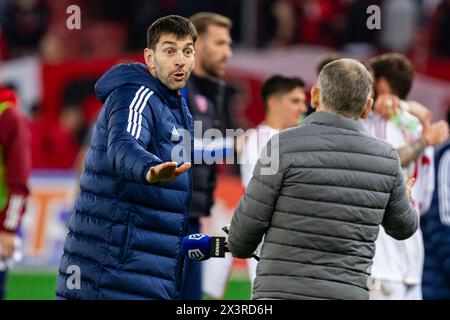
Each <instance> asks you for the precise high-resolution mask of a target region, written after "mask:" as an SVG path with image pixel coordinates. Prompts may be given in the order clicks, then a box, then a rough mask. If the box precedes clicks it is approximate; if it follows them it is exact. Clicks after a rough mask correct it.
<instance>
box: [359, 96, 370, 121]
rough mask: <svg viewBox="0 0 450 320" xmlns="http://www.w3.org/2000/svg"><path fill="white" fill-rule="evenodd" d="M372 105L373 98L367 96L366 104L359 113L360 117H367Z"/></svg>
mask: <svg viewBox="0 0 450 320" xmlns="http://www.w3.org/2000/svg"><path fill="white" fill-rule="evenodd" d="M372 106H373V99H372V98H369V100H367V103H366V106H365V107H364V110H363V112H362V113H361V116H360V117H361V119H367V117H368V116H369V113H370V111H372Z"/></svg>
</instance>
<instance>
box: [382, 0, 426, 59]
mask: <svg viewBox="0 0 450 320" xmlns="http://www.w3.org/2000/svg"><path fill="white" fill-rule="evenodd" d="M381 12H382V14H381V17H382V19H381V26H382V27H381V31H380V39H379V42H380V45H381V47H382V48H383V49H385V50H387V51H396V52H401V53H407V52H408V51H409V49H410V48H411V45H412V43H413V41H414V36H415V33H416V29H417V25H418V21H419V5H418V3H417V1H415V0H396V1H383V3H382V6H381ZM399 17H401V19H399Z"/></svg>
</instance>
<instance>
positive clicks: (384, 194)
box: [228, 59, 418, 299]
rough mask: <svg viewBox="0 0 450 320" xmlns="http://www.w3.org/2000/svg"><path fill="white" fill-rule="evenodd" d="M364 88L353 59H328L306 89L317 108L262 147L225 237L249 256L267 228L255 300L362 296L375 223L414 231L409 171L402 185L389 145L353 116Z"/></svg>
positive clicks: (359, 111) (368, 102)
mask: <svg viewBox="0 0 450 320" xmlns="http://www.w3.org/2000/svg"><path fill="white" fill-rule="evenodd" d="M371 87H372V78H371V75H370V74H369V72H368V71H367V69H366V68H365V67H364V66H363V65H362V64H361V63H359V62H357V61H356V60H352V59H339V60H336V61H334V62H331V63H329V64H327V65H326V66H325V67H324V68H323V70H322V71H321V73H320V75H319V78H318V82H317V85H316V86H314V87H313V89H312V91H311V99H312V105H313V107H314V108H315V109H316V112H315V113H313V114H311V115H310V116H309V117H308V118H307V119H306V121H305V123H304V125H301V126H297V127H294V128H291V129H288V130H284V131H282V132H281V133H280V134H279V135H275V136H274V137H273V138H272V139H271V140H269V142H268V143H267V145H266V147H265V148H264V150H263V151H262V153H261V158H260V160H259V161H258V163H257V165H256V167H255V170H254V171H253V177H252V179H251V180H250V183H249V185H248V187H247V191H246V193H245V195H244V196H243V198H242V199H241V201H240V203H239V206H238V208H237V209H236V211H235V213H234V216H233V219H232V222H231V226H230V235H229V239H228V243H229V248H230V251H231V252H232V254H233V255H234V256H235V257H238V258H248V257H250V256H251V254H252V253H253V251H254V250H255V249H256V247H257V245H258V243H259V242H260V241H261V239H262V236H263V235H264V234H265V240H264V245H263V247H262V250H261V260H260V262H259V264H258V268H257V272H256V274H257V277H256V279H255V282H254V290H253V298H254V299H368V297H369V295H368V278H369V275H370V267H371V265H372V258H373V256H374V251H375V240H376V238H377V236H378V231H379V226H380V225H383V227H384V228H385V230H386V232H387V233H388V234H389V235H390V236H392V237H394V238H395V239H398V240H402V239H406V238H408V237H410V236H411V235H412V234H413V233H414V232H415V231H416V229H417V227H418V221H417V214H416V213H415V211H414V208H413V206H412V204H411V201H412V200H411V198H410V192H411V187H412V184H413V183H414V181H413V179H410V180H409V181H408V182H407V184H406V185H405V183H404V182H403V178H402V172H401V168H400V162H399V158H398V155H397V153H396V152H395V150H394V149H393V148H392V146H390V145H389V144H388V143H386V142H383V141H381V140H378V139H375V138H372V137H370V136H368V135H366V134H365V133H364V131H363V129H362V126H361V124H360V123H359V122H358V121H357V120H358V119H360V118H363V119H364V118H367V116H368V114H369V112H370V110H371V108H372V104H373V100H372V99H371V98H370V94H371ZM269 152H270V156H267V155H268V153H269ZM267 159H269V160H270V161H267ZM274 162H275V163H276V165H274ZM273 168H277V170H273Z"/></svg>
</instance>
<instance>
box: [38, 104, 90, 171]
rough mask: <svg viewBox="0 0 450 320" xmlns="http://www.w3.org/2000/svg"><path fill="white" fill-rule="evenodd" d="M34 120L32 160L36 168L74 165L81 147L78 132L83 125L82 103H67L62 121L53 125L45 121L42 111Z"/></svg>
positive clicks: (58, 167) (60, 167)
mask: <svg viewBox="0 0 450 320" xmlns="http://www.w3.org/2000/svg"><path fill="white" fill-rule="evenodd" d="M35 114H37V115H38V116H37V118H36V119H33V121H32V122H31V125H30V127H31V133H32V148H31V154H32V163H33V168H34V169H73V168H74V165H75V161H76V158H77V155H78V151H79V144H78V139H77V135H78V133H79V130H80V129H81V126H82V121H83V120H82V119H83V117H82V112H81V108H80V107H79V106H78V105H68V106H65V107H63V109H62V111H61V115H60V118H59V121H58V122H56V123H53V124H51V125H49V124H48V122H45V121H43V120H42V119H41V118H40V116H39V111H38V110H35Z"/></svg>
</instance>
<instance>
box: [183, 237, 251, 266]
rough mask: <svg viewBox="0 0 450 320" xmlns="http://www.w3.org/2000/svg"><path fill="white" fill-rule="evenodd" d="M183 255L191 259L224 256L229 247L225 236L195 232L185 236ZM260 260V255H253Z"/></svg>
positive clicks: (199, 259)
mask: <svg viewBox="0 0 450 320" xmlns="http://www.w3.org/2000/svg"><path fill="white" fill-rule="evenodd" d="M181 247H182V252H183V255H184V256H185V257H187V258H189V259H191V260H197V261H204V260H207V259H209V258H224V257H225V252H230V250H229V249H228V245H227V242H226V241H225V237H210V236H208V235H206V234H202V233H195V234H190V235H188V236H186V237H184V238H183V242H182V245H181ZM252 257H253V258H255V259H256V260H258V261H259V257H258V256H256V255H252Z"/></svg>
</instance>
